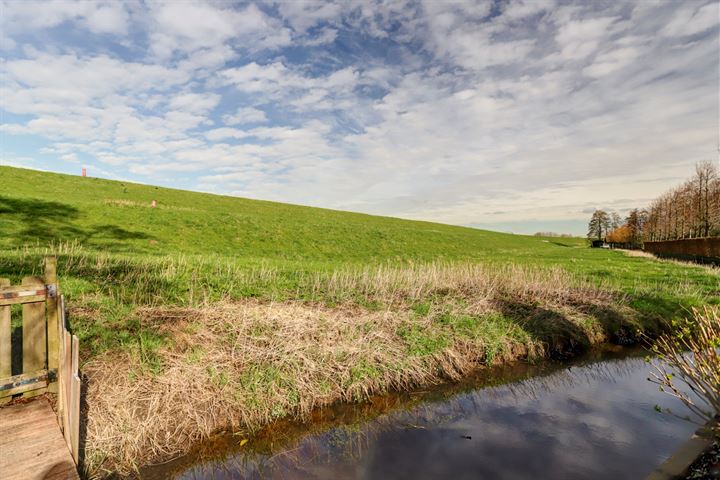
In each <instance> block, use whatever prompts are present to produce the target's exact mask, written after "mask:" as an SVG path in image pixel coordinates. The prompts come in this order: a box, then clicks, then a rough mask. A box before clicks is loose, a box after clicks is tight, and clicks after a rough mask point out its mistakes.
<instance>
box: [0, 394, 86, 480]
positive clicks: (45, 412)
mask: <svg viewBox="0 0 720 480" xmlns="http://www.w3.org/2000/svg"><path fill="white" fill-rule="evenodd" d="M0 452H2V453H1V454H0V477H2V478H3V480H6V479H7V480H21V479H22V480H24V479H28V480H36V479H37V480H40V479H53V480H55V479H63V480H77V479H79V476H78V473H77V470H76V467H75V464H74V462H73V459H72V456H71V454H70V451H69V449H68V447H67V445H65V442H64V441H63V438H62V435H60V430H59V429H58V425H57V421H56V419H55V414H54V413H53V411H52V409H51V408H50V405H49V404H48V402H47V401H46V400H44V399H38V400H35V401H32V402H29V403H24V404H20V405H13V406H10V407H5V408H2V409H0Z"/></svg>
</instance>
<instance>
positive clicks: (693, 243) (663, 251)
mask: <svg viewBox="0 0 720 480" xmlns="http://www.w3.org/2000/svg"><path fill="white" fill-rule="evenodd" d="M643 249H644V250H645V251H647V252H650V253H653V254H655V255H658V256H661V257H670V258H679V259H683V260H695V261H699V262H703V263H715V264H717V265H720V237H705V238H685V239H682V240H663V241H659V242H645V244H644V245H643Z"/></svg>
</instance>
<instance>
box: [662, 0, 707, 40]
mask: <svg viewBox="0 0 720 480" xmlns="http://www.w3.org/2000/svg"><path fill="white" fill-rule="evenodd" d="M718 26H720V4H718V3H717V2H711V3H709V4H707V5H704V6H702V7H697V3H695V2H688V3H687V4H684V5H683V8H681V9H680V10H679V11H678V12H677V13H676V14H675V15H674V16H673V20H672V21H671V22H670V23H668V24H667V25H666V26H665V28H663V30H662V33H663V34H664V35H667V36H688V35H694V34H696V33H701V32H704V31H705V30H708V29H710V28H717V27H718Z"/></svg>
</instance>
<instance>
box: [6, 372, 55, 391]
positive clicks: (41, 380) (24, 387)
mask: <svg viewBox="0 0 720 480" xmlns="http://www.w3.org/2000/svg"><path fill="white" fill-rule="evenodd" d="M55 374H56V372H55V371H53V372H48V371H47V370H39V371H37V372H30V373H23V374H21V375H15V376H13V377H10V378H7V379H5V380H3V381H2V383H0V397H7V396H10V395H17V394H18V393H24V392H29V391H31V390H37V389H39V388H45V387H47V384H48V378H49V377H51V376H54V375H55Z"/></svg>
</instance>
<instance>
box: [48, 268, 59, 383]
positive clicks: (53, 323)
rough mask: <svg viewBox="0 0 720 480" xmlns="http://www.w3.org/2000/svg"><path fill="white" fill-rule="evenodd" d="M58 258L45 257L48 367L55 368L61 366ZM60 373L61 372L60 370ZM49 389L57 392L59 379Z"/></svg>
mask: <svg viewBox="0 0 720 480" xmlns="http://www.w3.org/2000/svg"><path fill="white" fill-rule="evenodd" d="M56 272H57V258H56V257H46V258H45V285H46V288H47V368H48V370H53V369H55V370H56V371H57V368H58V366H59V360H60V339H59V336H60V326H59V324H58V295H59V294H60V292H59V291H58V283H57V273H56ZM58 373H59V372H58ZM48 391H49V392H52V393H57V391H58V381H57V377H56V379H55V381H53V382H51V383H49V384H48Z"/></svg>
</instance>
